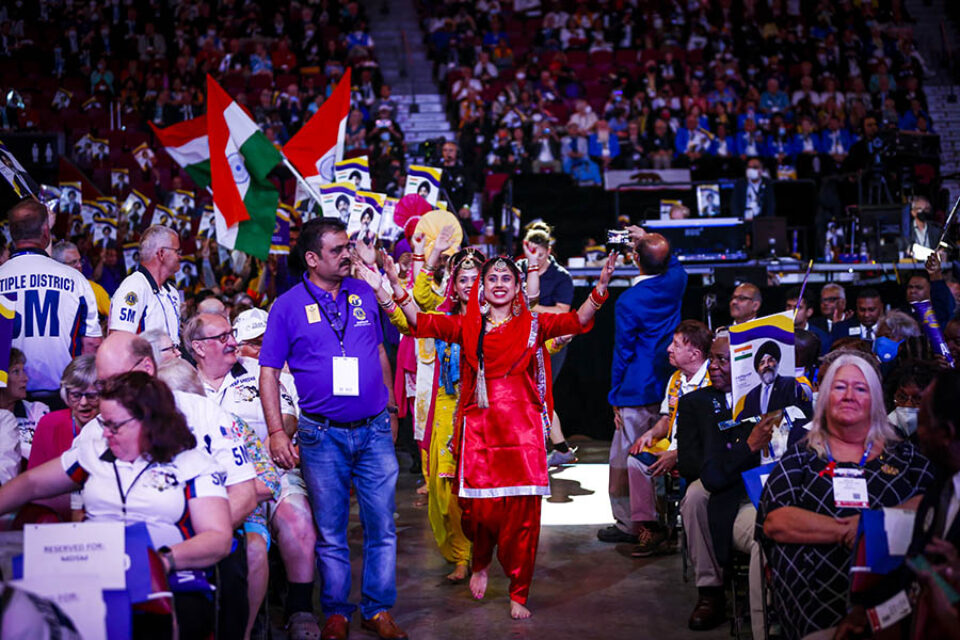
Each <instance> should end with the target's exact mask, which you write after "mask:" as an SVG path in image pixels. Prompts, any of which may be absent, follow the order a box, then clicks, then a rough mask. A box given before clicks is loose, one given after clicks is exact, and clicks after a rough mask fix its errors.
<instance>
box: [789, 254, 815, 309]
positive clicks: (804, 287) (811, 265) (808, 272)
mask: <svg viewBox="0 0 960 640" xmlns="http://www.w3.org/2000/svg"><path fill="white" fill-rule="evenodd" d="M812 269H813V260H812V259H811V260H810V262H809V263H808V264H807V273H806V274H805V275H804V276H803V284H801V285H800V295H799V296H797V306H795V307H794V308H793V317H794V318H796V317H797V312H798V311H799V310H800V302H801V301H802V300H803V292H804V291H806V290H807V279H808V278H809V277H810V271H811V270H812Z"/></svg>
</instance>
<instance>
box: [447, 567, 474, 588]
mask: <svg viewBox="0 0 960 640" xmlns="http://www.w3.org/2000/svg"><path fill="white" fill-rule="evenodd" d="M468 574H469V571H467V565H465V564H458V565H457V568H456V569H454V570H453V572H452V573H451V574H450V575H448V576H447V580H449V581H450V582H452V583H454V584H458V583H460V582H463V580H464V579H465V578H466V577H467V575H468Z"/></svg>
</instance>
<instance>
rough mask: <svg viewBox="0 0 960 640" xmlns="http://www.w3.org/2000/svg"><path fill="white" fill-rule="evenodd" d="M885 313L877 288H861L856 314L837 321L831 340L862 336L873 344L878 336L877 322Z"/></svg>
mask: <svg viewBox="0 0 960 640" xmlns="http://www.w3.org/2000/svg"><path fill="white" fill-rule="evenodd" d="M882 315H883V300H881V299H880V292H878V291H877V290H876V289H861V290H860V293H859V294H858V295H857V306H856V314H855V315H854V316H853V317H852V318H850V319H848V320H844V321H843V322H835V323H834V325H833V331H832V332H831V333H830V340H832V341H833V342H836V341H837V340H839V339H841V338H850V337H853V338H860V339H862V340H866V341H867V342H869V343H870V344H873V341H874V339H876V337H877V322H879V320H880V316H882Z"/></svg>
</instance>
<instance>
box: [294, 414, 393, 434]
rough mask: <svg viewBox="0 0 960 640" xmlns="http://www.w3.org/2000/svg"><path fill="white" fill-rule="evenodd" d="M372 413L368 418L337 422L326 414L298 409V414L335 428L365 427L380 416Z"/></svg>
mask: <svg viewBox="0 0 960 640" xmlns="http://www.w3.org/2000/svg"><path fill="white" fill-rule="evenodd" d="M381 413H383V412H382V411H381V412H380V413H377V414H376V415H372V416H370V417H369V418H361V419H360V420H352V421H350V422H338V421H337V420H331V419H330V418H327V417H326V416H322V415H320V414H319V413H311V412H309V411H304V410H303V409H301V410H300V414H301V415H303V416H306V417H307V418H309V419H310V420H312V421H314V422H319V423H320V424H323V425H326V426H328V427H334V428H335V429H359V428H360V427H365V426H367V425H368V424H370V423H371V422H373V421H374V420H376V419H377V418H379V417H380V414H381Z"/></svg>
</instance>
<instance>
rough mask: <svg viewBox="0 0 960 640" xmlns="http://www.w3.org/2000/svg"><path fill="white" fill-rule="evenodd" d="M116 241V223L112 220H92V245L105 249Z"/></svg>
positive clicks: (98, 217) (103, 218) (97, 217)
mask: <svg viewBox="0 0 960 640" xmlns="http://www.w3.org/2000/svg"><path fill="white" fill-rule="evenodd" d="M116 241H117V221H116V220H115V219H114V218H107V217H102V216H96V217H95V218H94V219H93V244H94V246H97V247H105V246H107V245H109V244H112V243H114V242H116Z"/></svg>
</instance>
